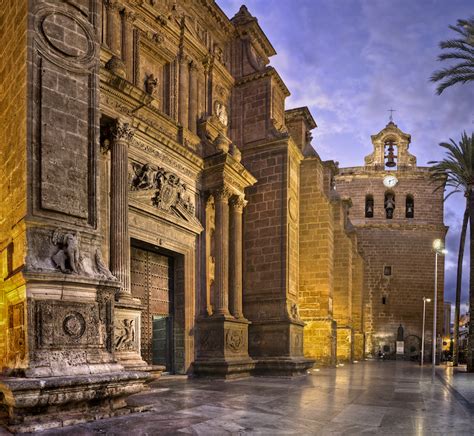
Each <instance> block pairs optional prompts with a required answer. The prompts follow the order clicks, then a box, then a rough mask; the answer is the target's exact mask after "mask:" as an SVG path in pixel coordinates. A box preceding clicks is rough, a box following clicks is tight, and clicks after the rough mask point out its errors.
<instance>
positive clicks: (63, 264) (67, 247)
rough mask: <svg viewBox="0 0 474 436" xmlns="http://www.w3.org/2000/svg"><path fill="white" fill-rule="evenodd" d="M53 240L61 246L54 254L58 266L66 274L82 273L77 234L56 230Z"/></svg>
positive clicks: (54, 260) (53, 258)
mask: <svg viewBox="0 0 474 436" xmlns="http://www.w3.org/2000/svg"><path fill="white" fill-rule="evenodd" d="M51 241H52V243H53V244H54V245H57V246H58V247H59V251H58V252H57V253H56V254H54V255H53V256H52V260H53V262H54V264H55V265H56V267H57V268H59V269H60V270H61V272H62V273H65V274H70V273H74V274H80V273H81V272H82V271H83V268H82V257H81V254H80V251H79V238H78V236H77V234H72V233H63V232H61V231H60V230H55V231H54V232H53V236H52V238H51Z"/></svg>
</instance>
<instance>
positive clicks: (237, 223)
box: [229, 197, 247, 318]
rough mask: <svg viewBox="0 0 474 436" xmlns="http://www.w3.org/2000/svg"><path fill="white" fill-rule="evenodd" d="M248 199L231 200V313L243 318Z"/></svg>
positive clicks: (235, 198) (236, 198)
mask: <svg viewBox="0 0 474 436" xmlns="http://www.w3.org/2000/svg"><path fill="white" fill-rule="evenodd" d="M246 204H247V201H245V200H244V199H243V197H234V198H232V200H231V202H230V205H231V207H230V222H231V225H230V252H229V263H230V277H229V298H230V313H231V314H232V315H234V316H235V317H236V318H242V317H243V312H242V213H243V211H244V207H245V205H246Z"/></svg>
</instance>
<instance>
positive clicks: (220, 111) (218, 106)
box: [214, 101, 229, 127]
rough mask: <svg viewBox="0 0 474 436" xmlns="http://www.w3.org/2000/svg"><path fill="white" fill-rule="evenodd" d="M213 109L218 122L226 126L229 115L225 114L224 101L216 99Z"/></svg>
mask: <svg viewBox="0 0 474 436" xmlns="http://www.w3.org/2000/svg"><path fill="white" fill-rule="evenodd" d="M214 111H215V113H216V116H217V119H218V120H219V122H220V123H221V124H222V125H223V126H224V127H227V125H228V124H229V117H228V115H227V107H226V106H225V105H224V103H221V102H220V101H216V102H215V103H214Z"/></svg>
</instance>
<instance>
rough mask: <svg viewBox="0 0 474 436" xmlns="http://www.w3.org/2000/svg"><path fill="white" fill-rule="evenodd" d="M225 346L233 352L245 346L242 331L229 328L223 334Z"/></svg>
mask: <svg viewBox="0 0 474 436" xmlns="http://www.w3.org/2000/svg"><path fill="white" fill-rule="evenodd" d="M225 345H226V348H227V349H228V350H230V351H233V352H238V351H241V350H242V349H243V348H244V346H245V338H244V332H243V331H242V330H240V329H238V330H234V329H229V330H227V331H226V335H225Z"/></svg>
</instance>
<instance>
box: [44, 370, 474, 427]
mask: <svg viewBox="0 0 474 436" xmlns="http://www.w3.org/2000/svg"><path fill="white" fill-rule="evenodd" d="M450 373H451V375H450ZM438 374H439V376H440V375H441V374H443V377H444V378H440V377H439V376H438V377H437V379H436V381H435V383H434V384H431V372H430V368H429V367H425V368H423V369H422V368H420V367H419V366H418V365H416V364H414V363H407V362H390V361H385V362H371V361H367V362H362V363H358V364H353V365H346V366H344V367H340V368H337V369H336V368H326V369H321V370H319V371H312V372H311V375H309V376H307V377H300V378H296V379H281V378H247V379H244V380H237V381H227V382H224V381H203V380H188V379H186V378H180V377H170V378H166V377H163V378H161V379H160V380H158V381H157V382H155V383H153V384H152V385H151V389H150V390H149V391H147V392H144V393H141V394H138V395H134V396H133V397H131V398H130V400H129V403H130V405H133V406H143V405H149V406H150V410H148V411H146V412H142V413H133V414H129V415H125V416H122V417H117V418H111V419H107V420H102V421H96V422H93V423H88V424H80V425H76V426H72V427H66V428H62V429H58V430H50V431H47V432H43V433H41V434H42V435H74V436H76V435H77V436H80V435H96V434H103V435H133V436H139V435H167V434H178V435H179V434H195V435H205V436H211V435H224V434H233V435H240V434H255V435H333V434H344V435H358V434H364V435H366V434H367V435H371V434H376V435H379V434H380V435H382V434H383V435H448V434H449V435H474V410H473V408H472V407H471V406H472V405H473V403H474V374H473V375H468V374H456V376H454V377H453V376H452V369H451V370H444V369H439V370H438Z"/></svg>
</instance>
